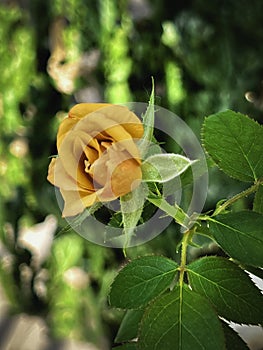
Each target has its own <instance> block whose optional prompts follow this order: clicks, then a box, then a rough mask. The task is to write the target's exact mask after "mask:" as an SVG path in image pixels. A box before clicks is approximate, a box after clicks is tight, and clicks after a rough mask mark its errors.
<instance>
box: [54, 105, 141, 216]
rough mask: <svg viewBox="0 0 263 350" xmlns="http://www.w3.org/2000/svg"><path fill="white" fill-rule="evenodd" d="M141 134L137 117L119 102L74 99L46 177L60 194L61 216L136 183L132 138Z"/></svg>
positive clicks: (138, 171)
mask: <svg viewBox="0 0 263 350" xmlns="http://www.w3.org/2000/svg"><path fill="white" fill-rule="evenodd" d="M142 135H143V125H142V123H141V121H140V120H139V118H138V117H137V116H136V115H135V114H134V113H133V112H131V111H130V110H129V109H128V108H127V107H124V106H118V105H110V104H103V103H96V104H93V103H80V104H77V105H75V106H74V107H73V108H72V109H71V110H70V111H69V114H68V117H67V118H66V119H64V120H63V121H62V123H61V124H60V127H59V130H58V134H57V149H58V157H56V158H53V159H52V160H51V163H50V165H49V169H48V177H47V179H48V181H49V182H51V183H52V184H53V185H55V186H57V187H58V188H59V190H60V192H61V194H62V197H63V199H64V210H63V213H62V215H63V216H64V217H65V216H73V215H77V214H79V213H81V212H82V211H83V210H84V209H85V208H86V207H90V206H91V205H93V204H94V203H95V202H106V201H111V200H114V199H116V198H118V197H120V196H123V195H125V194H127V193H129V192H130V191H131V190H133V189H134V188H135V187H136V186H138V185H139V183H140V180H141V177H142V173H141V167H140V165H141V160H140V154H139V150H138V148H137V146H136V143H135V142H136V139H139V138H141V137H142Z"/></svg>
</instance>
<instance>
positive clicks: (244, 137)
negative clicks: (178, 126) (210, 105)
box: [203, 110, 263, 182]
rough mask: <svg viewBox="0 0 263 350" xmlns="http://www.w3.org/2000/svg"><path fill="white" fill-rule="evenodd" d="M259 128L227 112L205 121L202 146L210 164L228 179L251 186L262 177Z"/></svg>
mask: <svg viewBox="0 0 263 350" xmlns="http://www.w3.org/2000/svg"><path fill="white" fill-rule="evenodd" d="M262 139H263V128H262V126H261V125H259V124H258V123H257V122H256V121H254V120H252V119H250V118H248V117H247V116H245V115H243V114H240V113H235V112H233V111H230V110H227V111H224V112H220V113H216V114H214V115H211V116H209V117H208V118H206V119H205V122H204V125H203V142H204V146H205V149H206V151H207V152H208V154H209V155H210V156H211V157H212V159H213V160H214V162H215V163H216V164H217V165H218V166H219V168H221V169H222V170H223V171H224V172H225V173H226V174H228V175H229V176H231V177H233V178H235V179H238V180H241V181H245V182H254V181H255V180H257V179H258V178H260V177H262V176H263V143H262Z"/></svg>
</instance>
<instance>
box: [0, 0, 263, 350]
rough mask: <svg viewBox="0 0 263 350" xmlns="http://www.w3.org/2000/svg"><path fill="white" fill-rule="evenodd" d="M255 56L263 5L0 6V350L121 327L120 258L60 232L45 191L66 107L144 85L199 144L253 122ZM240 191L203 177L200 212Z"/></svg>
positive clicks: (60, 2) (259, 51)
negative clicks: (215, 122) (235, 116)
mask: <svg viewBox="0 0 263 350" xmlns="http://www.w3.org/2000/svg"><path fill="white" fill-rule="evenodd" d="M262 43H263V2H262V1H261V0H250V1H247V0H239V1H236V0H214V1H204V0H177V1H169V0H165V1H164V0H152V1H150V0H118V1H116V0H98V1H93V0H0V259H1V260H0V349H1V350H7V349H9V350H11V349H12V350H31V349H32V350H33V349H34V350H47V349H63V350H64V349H83V350H85V349H86V350H88V349H91V350H92V349H93V350H94V349H100V350H104V349H110V348H111V346H112V344H113V339H114V336H115V335H116V331H117V329H118V326H119V324H120V321H121V318H122V316H123V313H122V312H121V311H120V310H114V309H111V308H110V307H109V305H108V302H107V293H108V291H109V286H110V283H111V281H112V279H113V278H114V276H115V274H116V271H117V270H118V269H119V268H120V266H121V265H122V264H123V263H124V262H125V258H124V256H123V253H122V251H121V250H118V249H115V250H114V249H109V248H104V247H100V246H96V245H94V244H92V243H90V242H87V241H85V240H84V239H83V238H81V237H80V236H79V235H77V234H76V233H75V232H74V231H71V230H64V231H63V233H61V229H63V227H65V225H66V223H65V222H64V220H62V219H61V213H60V210H59V208H58V205H57V202H56V198H55V193H54V189H53V187H52V186H51V185H50V184H49V183H48V182H47V180H46V176H47V168H48V164H49V162H50V156H52V155H54V154H56V145H55V139H56V131H57V127H58V125H59V122H60V121H61V120H62V119H63V118H64V117H65V115H66V113H67V111H68V110H69V108H70V107H71V106H72V105H73V104H75V103H78V102H98V101H100V102H101V101H105V102H111V103H123V102H131V101H137V102H147V101H148V99H149V95H150V92H151V77H154V80H155V87H156V104H158V105H160V106H162V107H165V108H168V109H169V110H171V111H173V112H175V113H176V114H177V115H179V116H180V117H181V118H183V119H184V120H185V121H186V122H187V124H188V125H189V126H190V127H191V128H192V129H193V131H194V132H195V133H196V135H197V136H198V137H199V138H200V131H201V125H202V122H203V119H204V117H205V116H207V115H209V114H212V113H215V112H218V111H220V110H223V109H226V108H230V109H234V110H236V111H239V112H242V113H245V114H248V115H249V116H251V117H252V118H254V119H256V120H258V121H259V122H262V120H263V117H262V116H263V85H262V84H263V83H262V81H263V59H262V58H263V45H262ZM170 150H171V149H170ZM240 186H241V185H240V184H239V183H238V182H236V181H233V180H231V179H229V178H227V177H225V176H224V175H222V174H221V173H220V171H218V170H216V169H214V168H211V169H210V185H209V192H208V199H207V203H206V207H205V209H206V210H209V209H210V208H213V207H214V206H215V204H216V202H217V201H218V200H219V199H222V198H227V197H229V196H231V195H233V194H234V193H236V192H237V191H239V190H240V189H241V187H240ZM237 205H238V206H241V207H244V208H248V207H250V206H251V199H250V198H247V199H245V200H244V201H242V202H241V203H238V204H237ZM179 238H180V237H179V232H178V229H177V228H176V227H175V226H173V225H171V226H170V227H169V228H168V229H167V230H166V231H165V232H164V233H163V234H162V235H161V236H159V237H157V238H156V239H154V240H153V241H151V242H149V243H147V244H145V245H143V246H140V247H136V248H133V249H129V250H128V258H134V257H136V256H139V255H143V254H146V253H155V254H164V255H167V256H169V257H171V258H174V259H176V258H177V257H176V249H175V245H176V242H177V241H178V240H179ZM213 249H216V248H215V247H211V245H208V246H206V247H205V248H203V250H204V251H205V252H206V253H209V250H211V252H214V250H213ZM218 253H219V254H220V252H218ZM199 254H202V252H200V251H199V250H194V251H193V256H198V255H199Z"/></svg>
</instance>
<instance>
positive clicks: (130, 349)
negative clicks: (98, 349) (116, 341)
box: [112, 343, 138, 350]
mask: <svg viewBox="0 0 263 350" xmlns="http://www.w3.org/2000/svg"><path fill="white" fill-rule="evenodd" d="M115 349H116V350H137V349H138V347H137V343H126V344H122V345H120V346H117V347H114V348H112V350H115Z"/></svg>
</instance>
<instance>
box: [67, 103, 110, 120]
mask: <svg viewBox="0 0 263 350" xmlns="http://www.w3.org/2000/svg"><path fill="white" fill-rule="evenodd" d="M107 106H111V105H110V104H109V103H79V104H77V105H75V106H73V107H72V108H71V109H70V111H69V113H68V115H69V118H78V119H81V118H83V117H86V116H87V115H88V114H90V113H92V112H95V111H97V110H98V109H101V108H104V107H107Z"/></svg>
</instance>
